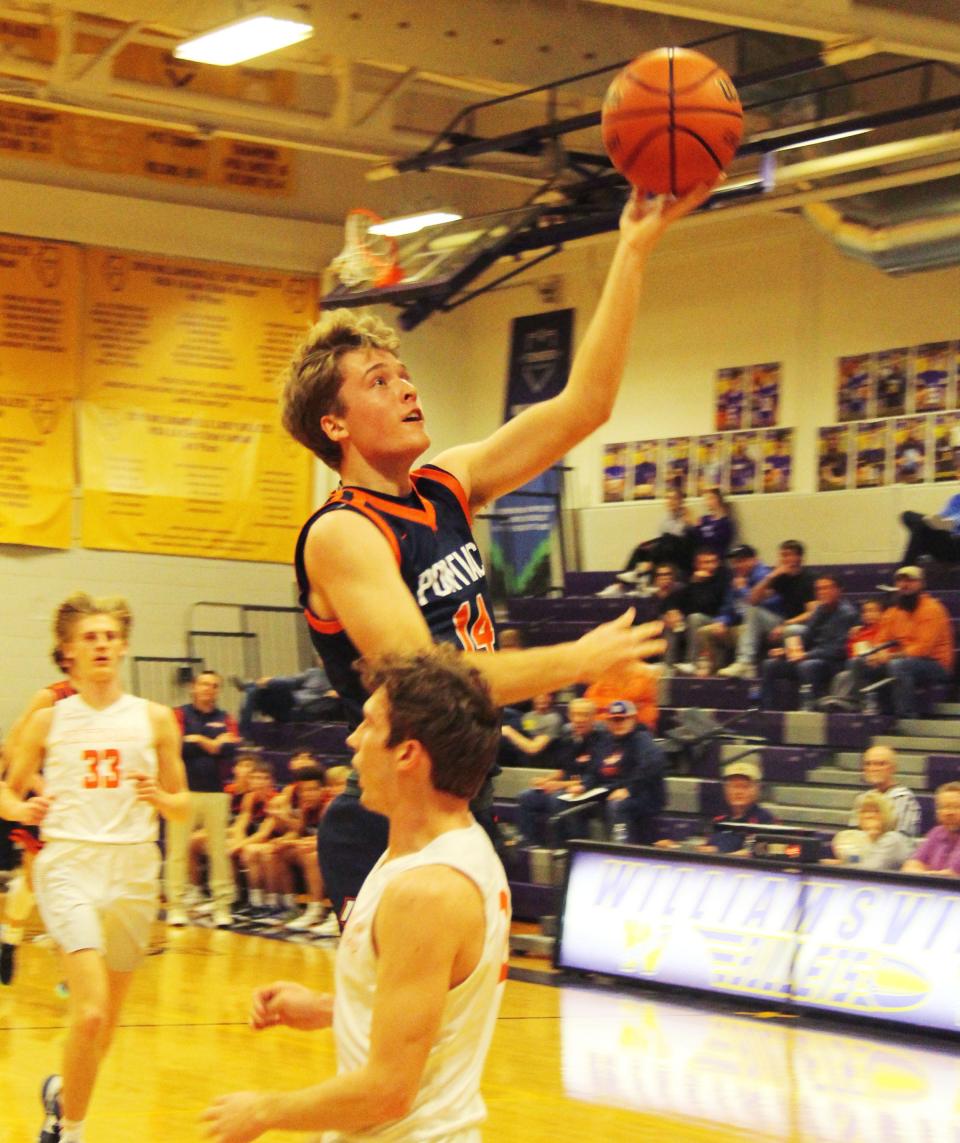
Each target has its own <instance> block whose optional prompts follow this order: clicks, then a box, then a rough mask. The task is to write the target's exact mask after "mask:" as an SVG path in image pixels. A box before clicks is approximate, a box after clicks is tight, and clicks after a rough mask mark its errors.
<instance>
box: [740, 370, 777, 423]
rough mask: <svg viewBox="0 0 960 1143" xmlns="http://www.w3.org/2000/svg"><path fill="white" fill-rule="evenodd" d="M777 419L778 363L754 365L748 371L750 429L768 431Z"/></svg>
mask: <svg viewBox="0 0 960 1143" xmlns="http://www.w3.org/2000/svg"><path fill="white" fill-rule="evenodd" d="M779 418H780V363H779V362H767V363H766V364H764V365H754V366H753V368H752V369H751V371H750V427H751V428H754V429H769V428H771V427H772V426H773V425H775V424H776V423H777V422H778V420H779ZM744 427H746V426H744Z"/></svg>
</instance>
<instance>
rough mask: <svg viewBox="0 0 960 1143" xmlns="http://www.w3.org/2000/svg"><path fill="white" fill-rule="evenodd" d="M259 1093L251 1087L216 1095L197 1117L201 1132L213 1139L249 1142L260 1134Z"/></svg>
mask: <svg viewBox="0 0 960 1143" xmlns="http://www.w3.org/2000/svg"><path fill="white" fill-rule="evenodd" d="M261 1098H262V1097H261V1096H260V1095H258V1094H257V1093H256V1092H253V1091H235V1092H231V1094H230V1095H221V1096H218V1097H217V1098H216V1099H215V1100H214V1101H213V1103H211V1104H210V1106H209V1107H208V1108H207V1110H206V1111H205V1112H204V1113H203V1115H202V1116H201V1117H200V1118H201V1120H202V1121H203V1123H204V1124H205V1125H206V1129H205V1132H204V1134H205V1135H206V1137H207V1138H208V1139H212V1140H213V1141H214V1143H249V1141H250V1140H251V1139H258V1138H259V1137H260V1136H261V1135H262V1134H263V1128H262V1127H261V1126H260V1117H259V1114H258V1112H259V1110H260V1101H261Z"/></svg>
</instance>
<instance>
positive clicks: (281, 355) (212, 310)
mask: <svg viewBox="0 0 960 1143" xmlns="http://www.w3.org/2000/svg"><path fill="white" fill-rule="evenodd" d="M86 258H87V270H86V275H85V285H86V290H85V296H86V305H87V309H86V314H85V318H84V327H85V328H84V346H85V353H84V361H83V379H82V384H81V390H82V394H83V396H84V397H85V398H86V399H87V400H91V401H96V402H98V403H100V404H116V403H118V402H119V403H122V404H123V405H125V406H127V407H131V406H136V407H138V408H149V409H150V410H151V411H153V412H168V413H172V414H175V415H182V414H183V413H184V412H186V411H188V412H189V413H190V414H191V415H197V416H208V417H213V418H217V417H219V416H220V415H223V416H224V417H229V418H232V419H238V420H256V421H268V422H273V421H275V420H276V418H277V411H276V410H277V396H278V385H277V382H278V378H279V376H280V375H281V373H282V371H283V369H284V368H285V366H286V364H287V362H288V361H289V359H290V355H291V353H292V351H293V350H294V349H295V348H296V346H297V345H298V343H299V342H300V341H301V340H302V339H303V337H304V335H305V334H306V332H307V330H308V328H309V326H310V323H311V322H312V320H313V316H314V312H315V309H316V298H317V281H316V279H315V278H306V277H298V276H296V275H290V274H284V273H282V272H280V271H276V270H261V269H252V268H248V267H243V266H227V265H221V264H219V263H215V262H200V261H187V260H184V259H173V258H166V257H162V256H160V255H154V254H129V253H121V252H119V251H114V250H98V249H89V250H87V251H86Z"/></svg>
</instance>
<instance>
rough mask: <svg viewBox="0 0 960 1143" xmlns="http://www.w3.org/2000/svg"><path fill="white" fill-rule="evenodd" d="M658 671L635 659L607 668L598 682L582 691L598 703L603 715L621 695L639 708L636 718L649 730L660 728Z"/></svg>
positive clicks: (593, 701)
mask: <svg viewBox="0 0 960 1143" xmlns="http://www.w3.org/2000/svg"><path fill="white" fill-rule="evenodd" d="M658 682H659V675H658V674H657V672H656V671H655V670H651V668H650V667H648V666H647V664H646V663H634V664H633V665H632V666H630V667H615V668H612V669H611V670H609V671H605V672H604V673H603V674H602V675H601V676H600V678H599V679H597V680H596V682H593V683H591V684H590V686H588V687H587V689H586V690H585V691H584V692H583V697H584V698H585V699H589V701H590V702H592V703H593V705H594V706H595V707H596V712H597V714H598V715H599V717H600V718H606V717H607V713H608V712H609V709H610V704H611V703H612V702H616V701H618V700H619V699H626V701H627V702H631V703H633V705H634V708H635V710H636V717H637V722H639V723H641V724H642V725H643V726H644V727H645V728H646V729H647V730H649V731H651V732H653V731H655V730H656V729H657V720H658V719H659V717H660V707H659V706H658V704H657V686H658Z"/></svg>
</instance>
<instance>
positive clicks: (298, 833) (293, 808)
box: [273, 769, 340, 937]
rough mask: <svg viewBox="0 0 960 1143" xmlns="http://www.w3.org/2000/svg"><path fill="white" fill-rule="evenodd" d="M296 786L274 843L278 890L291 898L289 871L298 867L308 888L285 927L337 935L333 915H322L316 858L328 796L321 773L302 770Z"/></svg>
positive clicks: (321, 889)
mask: <svg viewBox="0 0 960 1143" xmlns="http://www.w3.org/2000/svg"><path fill="white" fill-rule="evenodd" d="M294 785H295V789H294V790H293V792H292V794H291V798H290V804H289V806H288V808H287V810H286V812H285V814H284V817H283V825H284V827H285V830H284V833H283V834H282V835H281V836H280V837H278V838H277V839H276V840H275V841H274V842H273V856H274V862H275V865H276V877H277V880H276V887H277V891H278V892H279V893H281V894H283V895H284V896H285V897H288V899H289V900H290V901H292V900H293V899H294V898H293V895H292V894H293V883H292V879H291V876H290V872H291V870H292V869H293V868H297V869H299V870H300V871H301V873H302V875H303V880H304V882H305V884H306V888H307V905H306V907H305V908H304V910H303V912H302V913H299V914H297V915H295V916H294V917H292V918H290V919H288V920H287V921H286V923H285V926H284V927H285V928H287V929H290V930H292V931H294V932H305V931H309V932H312V933H314V934H315V935H316V936H323V937H337V936H339V935H340V926H339V923H338V922H337V918H336V917H329V918H326V919H325V918H324V915H323V914H324V908H323V896H324V893H323V879H322V878H321V876H320V862H319V860H318V857H317V829H318V827H319V825H320V818H321V817H322V816H323V812H324V810H325V809H326V808H327V805H328V802H329V801H330V799H329V798H328V797H327V796H326V794H327V790H326V787H325V784H324V775H323V772H322V771H321V770H319V769H313V770H308V769H301V770H300V771H299V772H298V773H297V780H296V782H295V784H294Z"/></svg>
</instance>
